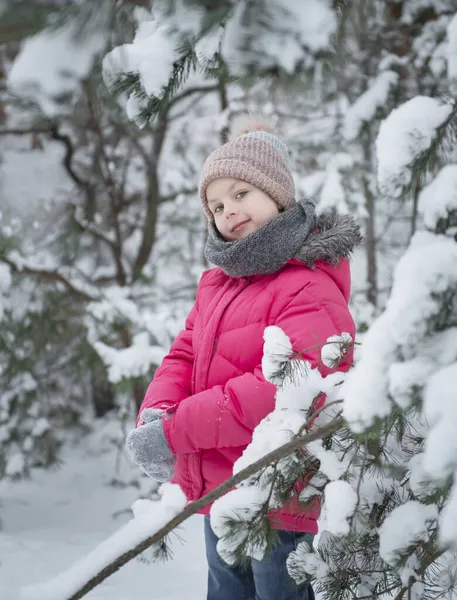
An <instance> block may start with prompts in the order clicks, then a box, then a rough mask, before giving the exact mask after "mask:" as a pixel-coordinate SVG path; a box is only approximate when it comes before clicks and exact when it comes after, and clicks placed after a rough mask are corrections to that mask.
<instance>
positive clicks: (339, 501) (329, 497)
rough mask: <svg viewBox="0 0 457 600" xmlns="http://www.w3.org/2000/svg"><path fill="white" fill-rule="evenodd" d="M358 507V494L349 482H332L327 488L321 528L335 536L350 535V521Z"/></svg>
mask: <svg viewBox="0 0 457 600" xmlns="http://www.w3.org/2000/svg"><path fill="white" fill-rule="evenodd" d="M356 505H357V493H356V491H355V490H354V489H353V488H352V487H351V485H350V484H349V483H348V482H347V481H330V483H328V484H327V485H326V486H325V494H324V505H323V507H322V515H321V518H320V523H319V526H320V527H322V529H325V530H326V531H329V532H330V533H332V534H334V535H338V536H341V535H347V534H348V533H349V523H348V519H349V518H350V517H351V516H352V515H353V513H354V510H355V507H356Z"/></svg>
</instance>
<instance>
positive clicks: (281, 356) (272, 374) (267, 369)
mask: <svg viewBox="0 0 457 600" xmlns="http://www.w3.org/2000/svg"><path fill="white" fill-rule="evenodd" d="M263 339H264V341H265V343H264V346H263V356H262V373H263V376H264V377H265V379H266V380H267V381H270V382H271V383H274V384H276V383H277V382H278V377H277V373H278V371H279V370H280V369H281V367H282V366H283V365H284V364H285V363H287V362H288V361H289V358H290V357H291V356H292V354H293V350H292V344H291V343H290V340H289V338H288V337H287V335H286V334H285V333H284V331H283V330H282V329H281V328H280V327H276V326H271V327H266V328H265V331H264V334H263ZM279 379H280V378H279Z"/></svg>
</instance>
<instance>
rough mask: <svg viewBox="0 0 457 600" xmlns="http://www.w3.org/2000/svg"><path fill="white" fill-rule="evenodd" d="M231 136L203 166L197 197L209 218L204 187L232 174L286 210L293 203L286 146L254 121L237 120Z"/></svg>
mask: <svg viewBox="0 0 457 600" xmlns="http://www.w3.org/2000/svg"><path fill="white" fill-rule="evenodd" d="M231 138H232V139H230V141H228V142H227V143H226V144H224V145H223V146H221V147H220V148H218V149H217V150H214V152H212V153H211V154H210V155H209V156H208V158H207V159H206V161H205V163H204V165H203V171H202V174H201V177H200V186H199V189H200V198H201V200H202V204H203V210H204V212H205V214H206V216H207V218H208V220H209V221H212V220H213V215H212V213H211V211H210V209H209V207H208V200H207V198H206V188H207V187H208V185H209V184H210V183H211V181H214V180H215V179H219V178H220V177H234V178H235V179H242V180H243V181H247V182H248V183H251V184H252V185H255V186H256V187H258V188H259V189H261V190H262V191H264V192H265V193H266V194H268V195H269V196H270V198H271V199H272V200H274V201H275V202H276V204H277V205H278V206H279V207H280V208H283V209H287V208H289V207H290V206H293V205H294V204H295V198H294V197H295V187H294V181H293V177H292V173H291V171H290V168H289V149H288V148H287V146H286V144H284V143H283V142H282V141H281V140H280V139H279V138H278V137H276V135H274V134H273V133H272V132H271V129H270V128H269V127H268V126H267V125H265V124H264V123H262V122H260V121H256V120H248V121H246V120H243V121H238V122H237V125H236V127H235V130H234V133H233V134H232V136H231Z"/></svg>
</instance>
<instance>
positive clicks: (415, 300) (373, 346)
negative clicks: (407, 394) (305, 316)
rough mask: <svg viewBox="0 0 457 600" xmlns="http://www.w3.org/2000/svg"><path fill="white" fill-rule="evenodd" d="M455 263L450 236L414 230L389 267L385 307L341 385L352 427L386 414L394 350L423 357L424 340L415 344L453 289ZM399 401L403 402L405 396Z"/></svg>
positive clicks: (456, 280)
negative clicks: (390, 277) (393, 265)
mask: <svg viewBox="0 0 457 600" xmlns="http://www.w3.org/2000/svg"><path fill="white" fill-rule="evenodd" d="M456 264H457V245H456V244H455V242H454V241H453V240H452V239H450V238H446V237H445V236H436V235H434V234H432V233H429V232H427V231H420V232H417V233H416V235H415V236H414V237H413V239H412V240H411V244H410V247H409V248H408V250H407V251H406V252H405V254H404V255H403V257H402V258H401V259H400V261H399V262H398V265H397V268H396V270H395V273H394V281H393V288H392V293H391V296H390V298H389V300H388V302H387V305H386V310H385V312H384V313H383V314H382V315H381V316H380V317H378V319H377V320H376V321H375V322H374V323H373V325H372V326H371V327H370V329H369V331H368V332H367V333H366V334H365V336H364V340H363V344H362V346H361V348H360V353H359V358H358V361H357V364H356V366H355V368H354V369H352V370H351V371H350V372H349V374H348V376H347V378H346V381H345V383H344V386H343V390H342V396H343V398H344V407H343V415H344V416H345V418H346V419H347V420H348V422H349V423H350V425H351V427H352V428H353V429H354V430H355V431H361V430H363V429H364V428H365V427H367V426H369V425H371V424H372V423H373V422H374V420H375V418H376V417H385V416H387V415H388V414H389V413H390V411H391V409H392V402H391V399H390V396H389V393H388V392H389V386H390V382H389V374H393V376H394V378H395V380H394V382H393V385H396V382H398V376H397V374H396V372H395V369H393V370H391V365H392V364H394V363H396V362H397V361H396V354H397V353H401V356H402V359H403V361H408V360H413V359H415V360H417V359H418V356H417V355H418V353H419V352H420V351H421V350H423V351H424V353H426V355H427V356H428V352H427V345H425V346H424V347H423V348H422V346H421V348H417V346H416V345H417V343H418V342H419V340H421V339H423V338H424V337H425V336H426V331H427V322H428V320H429V319H431V318H432V317H433V316H434V315H435V314H436V312H437V311H438V310H439V300H438V299H437V297H439V294H440V293H442V292H444V291H445V290H447V289H449V288H454V289H455V286H456V284H457V271H456V269H455V265H456ZM431 291H433V292H434V294H431ZM430 358H431V360H433V356H431V357H430ZM435 360H436V359H435ZM412 364H413V367H414V363H412ZM405 368H407V367H405ZM367 382H369V383H368V384H367ZM401 402H402V406H403V407H404V406H405V400H404V399H403V400H402V401H401Z"/></svg>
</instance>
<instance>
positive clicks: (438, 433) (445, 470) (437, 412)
mask: <svg viewBox="0 0 457 600" xmlns="http://www.w3.org/2000/svg"><path fill="white" fill-rule="evenodd" d="M456 377H457V362H454V363H453V364H451V365H449V366H447V367H444V368H443V369H439V370H437V371H436V372H435V373H433V375H432V376H431V377H430V378H429V380H428V382H427V385H426V386H425V389H424V408H423V410H424V415H425V418H426V419H427V421H428V423H429V425H430V432H429V433H428V436H427V440H426V443H425V450H424V459H423V464H424V469H425V472H426V473H427V474H428V475H429V476H430V477H434V478H438V479H442V478H445V477H446V476H448V475H451V474H452V473H453V472H455V473H456V475H457V436H456V435H455V432H456V428H457V412H456V406H457V386H456V385H455V382H456V381H457V379H456Z"/></svg>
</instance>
